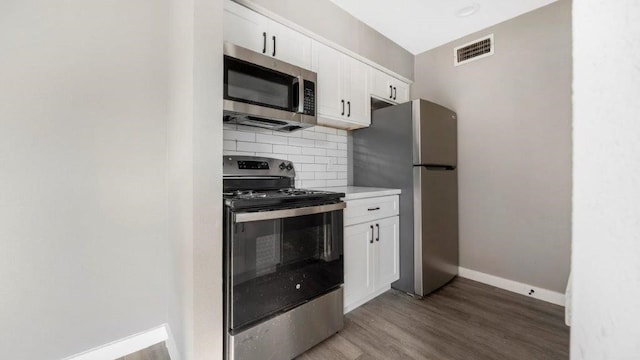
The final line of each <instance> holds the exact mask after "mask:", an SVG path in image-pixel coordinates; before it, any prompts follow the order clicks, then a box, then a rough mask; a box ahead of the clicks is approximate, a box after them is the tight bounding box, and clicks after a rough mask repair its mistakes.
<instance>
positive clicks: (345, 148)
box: [338, 143, 347, 150]
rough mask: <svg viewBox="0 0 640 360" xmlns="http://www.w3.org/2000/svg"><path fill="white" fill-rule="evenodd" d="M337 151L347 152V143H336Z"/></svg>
mask: <svg viewBox="0 0 640 360" xmlns="http://www.w3.org/2000/svg"><path fill="white" fill-rule="evenodd" d="M338 150H347V143H344V144H342V143H338Z"/></svg>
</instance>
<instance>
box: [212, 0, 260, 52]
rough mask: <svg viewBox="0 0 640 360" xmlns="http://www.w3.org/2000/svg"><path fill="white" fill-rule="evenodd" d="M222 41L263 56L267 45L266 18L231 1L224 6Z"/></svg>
mask: <svg viewBox="0 0 640 360" xmlns="http://www.w3.org/2000/svg"><path fill="white" fill-rule="evenodd" d="M223 17H224V20H223V31H224V40H225V41H228V42H230V43H232V44H235V45H239V46H242V47H244V48H247V49H249V50H253V51H255V52H258V53H261V54H264V53H266V50H267V49H266V45H267V43H268V42H267V41H266V40H268V39H267V36H268V34H266V32H267V29H266V27H267V20H268V19H267V18H266V17H264V16H262V15H260V14H258V13H256V12H255V11H252V10H250V9H247V8H246V7H244V6H242V5H239V4H237V3H235V2H232V1H225V4H224V16H223Z"/></svg>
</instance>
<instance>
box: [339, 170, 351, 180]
mask: <svg viewBox="0 0 640 360" xmlns="http://www.w3.org/2000/svg"><path fill="white" fill-rule="evenodd" d="M348 177H349V173H348V172H346V171H338V179H347V178H348Z"/></svg>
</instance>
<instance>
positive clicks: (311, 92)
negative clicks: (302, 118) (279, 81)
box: [304, 80, 316, 116]
mask: <svg viewBox="0 0 640 360" xmlns="http://www.w3.org/2000/svg"><path fill="white" fill-rule="evenodd" d="M304 114H305V115H311V116H315V115H316V85H315V84H314V83H313V82H311V81H308V80H305V81H304Z"/></svg>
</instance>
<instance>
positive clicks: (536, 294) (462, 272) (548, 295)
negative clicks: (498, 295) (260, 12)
mask: <svg viewBox="0 0 640 360" xmlns="http://www.w3.org/2000/svg"><path fill="white" fill-rule="evenodd" d="M458 276H460V277H463V278H466V279H470V280H474V281H477V282H481V283H484V284H488V285H492V286H495V287H497V288H500V289H503V290H507V291H511V292H514V293H517V294H521V295H525V296H529V297H532V298H534V299H538V300H542V301H546V302H549V303H552V304H556V305H560V306H564V304H565V302H564V294H562V293H559V292H556V291H551V290H548V289H544V288H541V287H537V286H533V285H529V284H525V283H521V282H517V281H513V280H509V279H505V278H501V277H498V276H494V275H490V274H485V273H482V272H479V271H475V270H470V269H466V268H463V267H459V268H458ZM532 290H533V292H532Z"/></svg>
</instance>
